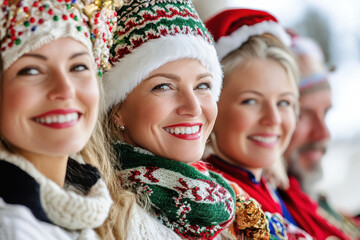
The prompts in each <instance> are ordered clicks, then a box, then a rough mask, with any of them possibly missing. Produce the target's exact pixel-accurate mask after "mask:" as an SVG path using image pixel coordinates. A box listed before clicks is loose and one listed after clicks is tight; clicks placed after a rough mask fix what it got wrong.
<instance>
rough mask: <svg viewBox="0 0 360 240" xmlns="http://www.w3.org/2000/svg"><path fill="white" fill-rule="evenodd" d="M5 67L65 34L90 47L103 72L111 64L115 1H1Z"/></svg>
mask: <svg viewBox="0 0 360 240" xmlns="http://www.w3.org/2000/svg"><path fill="white" fill-rule="evenodd" d="M0 3H1V8H0V26H1V28H0V43H1V56H2V59H3V68H4V70H6V69H7V68H9V67H10V66H11V65H12V64H13V63H14V62H15V61H16V60H17V59H18V58H20V57H21V56H22V55H24V54H26V53H28V52H31V51H33V50H36V49H37V48H40V47H41V46H43V45H44V44H47V43H50V42H51V41H53V40H56V39H58V38H61V37H71V38H73V39H75V40H77V41H80V42H81V43H83V44H84V45H85V46H87V47H88V49H89V52H90V54H91V57H93V59H94V62H95V63H96V65H97V67H98V70H99V74H101V73H102V69H104V68H105V67H106V66H107V64H108V58H109V47H110V46H111V45H112V28H115V23H116V15H115V14H116V12H115V11H114V8H115V3H114V2H113V1H112V0H107V1H106V3H105V2H104V1H99V0H95V1H91V0H90V1H89V0H72V1H60V0H58V1H51V0H19V1H9V0H0Z"/></svg>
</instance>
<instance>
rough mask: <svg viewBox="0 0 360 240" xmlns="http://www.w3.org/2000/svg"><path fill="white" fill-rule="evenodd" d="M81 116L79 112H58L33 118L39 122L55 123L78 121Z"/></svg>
mask: <svg viewBox="0 0 360 240" xmlns="http://www.w3.org/2000/svg"><path fill="white" fill-rule="evenodd" d="M79 118H80V114H79V113H76V112H74V113H68V114H57V115H55V114H54V115H49V116H43V117H34V118H33V120H34V121H35V122H37V123H44V124H54V123H60V124H62V123H69V122H73V121H77V120H78V119H79Z"/></svg>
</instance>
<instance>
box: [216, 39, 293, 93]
mask: <svg viewBox="0 0 360 240" xmlns="http://www.w3.org/2000/svg"><path fill="white" fill-rule="evenodd" d="M252 58H259V59H271V60H274V61H276V62H277V63H279V64H280V65H281V66H282V67H283V68H284V69H285V71H286V72H287V74H288V76H289V79H290V80H291V81H292V83H293V84H294V86H295V88H296V89H297V84H298V82H299V77H300V75H299V67H298V64H297V62H296V58H295V56H294V55H293V54H292V52H291V51H290V50H289V49H288V48H287V47H286V46H284V45H283V44H282V43H281V42H279V41H278V40H277V39H275V38H274V37H271V35H269V34H265V35H261V36H252V37H250V38H249V40H248V41H246V42H245V43H244V44H242V45H241V47H239V48H238V49H236V50H234V51H232V52H231V53H229V54H228V55H227V56H226V57H224V58H223V59H222V61H221V64H222V66H223V71H224V83H223V84H224V85H226V79H227V76H229V75H230V74H231V73H232V72H233V71H234V70H235V68H236V67H238V66H239V65H242V64H246V63H247V62H248V60H250V59H252Z"/></svg>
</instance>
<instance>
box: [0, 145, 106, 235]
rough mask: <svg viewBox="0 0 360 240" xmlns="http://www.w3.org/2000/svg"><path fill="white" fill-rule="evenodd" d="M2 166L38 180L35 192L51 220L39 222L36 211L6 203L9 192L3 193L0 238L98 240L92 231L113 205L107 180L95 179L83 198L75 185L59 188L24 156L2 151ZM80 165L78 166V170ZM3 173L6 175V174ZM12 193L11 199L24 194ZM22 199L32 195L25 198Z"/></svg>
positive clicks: (12, 177) (101, 221) (10, 178)
mask: <svg viewBox="0 0 360 240" xmlns="http://www.w3.org/2000/svg"><path fill="white" fill-rule="evenodd" d="M0 163H2V164H3V165H2V166H6V167H7V168H9V166H10V168H9V169H16V170H13V171H15V173H19V176H22V175H24V172H25V175H26V174H27V175H26V176H28V177H27V179H34V180H35V181H36V183H37V184H38V185H39V188H38V189H36V188H34V191H35V192H37V191H39V192H38V194H37V195H36V196H39V198H40V202H41V208H42V209H43V210H44V212H45V214H46V216H47V217H48V219H49V220H50V223H48V222H46V221H41V220H39V219H38V218H37V217H36V216H35V215H34V214H33V212H32V211H34V209H33V210H32V211H30V209H29V208H28V207H26V206H24V205H18V204H17V203H12V204H10V203H5V201H4V199H3V198H1V197H2V196H3V194H5V195H6V194H7V196H8V194H9V193H3V192H1V191H0V239H7V240H12V239H14V240H15V239H21V240H22V239H40V240H42V239H46V240H49V239H61V240H63V239H79V240H82V239H98V237H97V235H96V233H95V232H94V230H92V229H93V228H96V227H98V226H100V225H101V224H102V223H103V222H104V220H105V219H106V217H107V215H108V212H109V209H110V206H111V203H112V200H111V198H110V194H109V192H108V190H107V187H106V184H105V183H104V181H102V180H101V179H97V180H96V179H95V180H94V181H95V183H94V184H93V185H92V186H91V188H90V189H89V191H88V193H87V194H86V195H83V194H82V193H80V191H73V190H74V189H76V187H75V186H72V185H70V186H69V188H68V189H63V188H61V187H59V186H58V185H57V184H55V183H54V182H53V181H51V180H50V179H48V178H46V177H45V176H44V175H43V174H42V173H40V172H39V171H38V170H37V169H36V168H35V167H34V166H33V165H32V164H31V163H30V162H29V161H27V160H26V159H24V158H23V157H21V156H18V155H13V154H9V153H7V152H4V151H0ZM79 165H80V164H78V163H76V167H77V166H79ZM6 167H5V168H6ZM7 168H6V169H7ZM77 169H81V168H80V167H77ZM0 170H1V169H0ZM3 171H4V169H3ZM79 171H81V172H82V173H81V174H90V172H88V171H87V170H83V169H81V170H79ZM3 174H4V175H6V172H5V173H3ZM16 177H17V175H15V176H11V175H9V176H8V178H9V179H8V181H7V182H6V183H5V184H6V186H10V187H11V186H12V185H11V184H12V179H15V178H16ZM70 184H71V183H70ZM17 186H19V185H17ZM19 188H21V186H19ZM10 189H11V188H10ZM0 190H1V189H0ZM30 191H32V188H31V190H30ZM34 191H32V192H34ZM11 192H13V193H10V197H11V196H12V195H13V194H14V193H16V194H17V195H18V196H19V194H20V196H21V194H23V193H22V191H21V189H17V188H16V187H14V190H13V191H12V190H11ZM5 195H4V196H5ZM21 197H22V196H21ZM32 197H34V196H32ZM23 198H24V199H26V198H29V196H26V195H24V196H23ZM51 223H52V224H51Z"/></svg>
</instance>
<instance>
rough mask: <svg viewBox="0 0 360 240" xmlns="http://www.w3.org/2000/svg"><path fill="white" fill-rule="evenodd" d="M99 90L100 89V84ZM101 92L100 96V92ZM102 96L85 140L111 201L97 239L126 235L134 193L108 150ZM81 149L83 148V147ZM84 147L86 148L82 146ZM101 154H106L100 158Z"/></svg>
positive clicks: (117, 238)
mask: <svg viewBox="0 0 360 240" xmlns="http://www.w3.org/2000/svg"><path fill="white" fill-rule="evenodd" d="M101 91H102V92H103V89H102V86H101ZM101 96H104V95H103V94H101ZM104 106H105V101H104V98H103V97H102V98H101V101H100V110H99V120H98V121H97V123H96V127H95V130H94V134H93V135H92V137H91V139H90V141H89V149H92V150H96V151H95V152H93V154H96V155H97V159H98V162H97V163H96V164H97V167H98V168H99V170H100V172H101V174H102V176H103V179H104V181H105V182H106V184H107V187H108V189H109V192H110V195H111V197H112V199H113V205H112V207H111V209H110V213H109V216H108V218H107V220H106V221H105V223H104V224H103V225H102V226H100V227H99V228H98V229H96V231H97V233H98V234H99V236H100V238H101V239H104V240H105V239H106V240H122V239H126V238H127V223H128V219H129V218H130V212H131V210H132V207H133V204H134V203H135V202H136V200H135V199H136V197H135V195H134V194H133V193H131V192H130V191H127V190H125V189H124V188H123V187H122V185H121V181H120V179H119V177H118V176H117V173H116V171H117V170H116V168H115V165H116V163H115V160H116V157H115V154H114V152H113V150H112V147H111V143H112V142H113V140H114V138H113V136H112V134H110V133H111V132H113V131H112V130H113V128H115V125H114V124H113V125H111V126H112V128H108V126H109V125H108V114H106V111H105V109H103V108H104ZM84 150H86V149H85V148H84ZM86 151H88V150H86ZM104 156H106V157H105V158H104Z"/></svg>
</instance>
